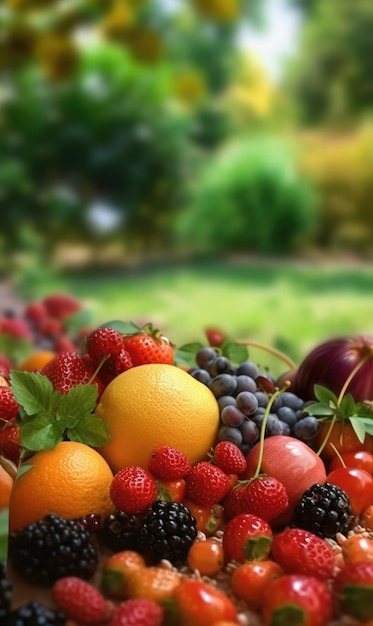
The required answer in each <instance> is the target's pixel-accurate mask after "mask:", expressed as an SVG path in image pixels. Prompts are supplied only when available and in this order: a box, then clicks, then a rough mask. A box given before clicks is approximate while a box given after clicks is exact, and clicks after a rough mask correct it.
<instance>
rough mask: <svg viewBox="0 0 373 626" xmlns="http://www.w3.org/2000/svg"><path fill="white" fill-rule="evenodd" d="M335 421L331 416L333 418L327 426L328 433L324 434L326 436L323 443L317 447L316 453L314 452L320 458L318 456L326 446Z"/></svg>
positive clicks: (335, 417) (335, 418) (334, 417)
mask: <svg viewBox="0 0 373 626" xmlns="http://www.w3.org/2000/svg"><path fill="white" fill-rule="evenodd" d="M336 421H337V416H336V415H333V417H332V419H331V422H330V424H329V428H328V432H327V433H326V435H325V437H324V439H323V441H322V443H321V446H320V447H319V449H318V451H317V452H316V454H317V456H320V454H321V453H322V451H323V450H324V448H325V446H326V444H327V443H328V440H329V437H330V435H331V433H332V430H333V428H334V424H335V423H336Z"/></svg>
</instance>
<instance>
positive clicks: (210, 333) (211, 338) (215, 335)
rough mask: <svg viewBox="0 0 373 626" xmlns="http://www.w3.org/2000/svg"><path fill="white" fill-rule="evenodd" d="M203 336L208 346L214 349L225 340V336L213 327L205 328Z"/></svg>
mask: <svg viewBox="0 0 373 626" xmlns="http://www.w3.org/2000/svg"><path fill="white" fill-rule="evenodd" d="M205 335H206V338H207V341H208V342H209V344H210V346H213V347H215V348H220V346H221V345H222V344H223V343H224V341H226V339H227V334H226V333H225V332H224V331H223V330H221V328H216V327H215V326H209V327H208V328H205Z"/></svg>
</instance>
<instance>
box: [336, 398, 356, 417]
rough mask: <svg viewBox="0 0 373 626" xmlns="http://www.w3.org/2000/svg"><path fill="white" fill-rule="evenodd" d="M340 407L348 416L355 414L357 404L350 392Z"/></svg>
mask: <svg viewBox="0 0 373 626" xmlns="http://www.w3.org/2000/svg"><path fill="white" fill-rule="evenodd" d="M340 407H341V410H342V412H343V414H344V415H345V416H346V417H349V416H350V415H353V414H354V413H356V405H355V402H354V399H353V397H352V395H351V394H350V393H348V394H347V395H345V396H344V397H343V398H342V401H341V404H340Z"/></svg>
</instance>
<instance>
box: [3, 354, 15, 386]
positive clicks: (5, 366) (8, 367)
mask: <svg viewBox="0 0 373 626" xmlns="http://www.w3.org/2000/svg"><path fill="white" fill-rule="evenodd" d="M14 368H15V365H14V363H12V361H11V360H10V359H8V357H6V356H5V354H0V376H2V377H3V378H5V380H9V374H10V370H11V369H14Z"/></svg>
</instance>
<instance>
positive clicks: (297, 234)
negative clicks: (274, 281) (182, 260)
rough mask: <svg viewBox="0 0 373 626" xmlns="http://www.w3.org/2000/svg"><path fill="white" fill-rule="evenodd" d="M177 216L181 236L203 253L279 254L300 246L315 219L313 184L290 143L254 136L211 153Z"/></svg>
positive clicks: (187, 243) (182, 239)
mask: <svg viewBox="0 0 373 626" xmlns="http://www.w3.org/2000/svg"><path fill="white" fill-rule="evenodd" d="M189 200H190V201H189V203H188V207H187V208H186V209H185V211H184V213H183V215H181V216H180V219H179V221H178V225H177V232H178V235H179V237H180V240H181V241H182V242H183V243H184V244H186V245H188V246H189V247H191V248H193V249H199V250H201V249H203V250H204V251H214V252H231V251H237V252H238V251H242V252H249V253H266V254H268V253H269V254H283V253H292V252H295V251H297V250H299V249H300V248H301V247H302V245H303V244H304V243H305V241H306V240H307V238H308V237H309V236H310V234H311V233H312V230H313V229H314V227H315V223H316V217H317V216H316V197H315V194H314V193H313V188H312V186H311V185H310V184H309V182H308V181H307V180H306V178H305V177H304V176H302V175H301V174H300V173H299V171H298V169H297V165H296V153H295V150H294V146H292V145H291V144H290V143H289V142H285V141H284V140H282V139H276V138H270V137H257V138H255V137H254V138H252V139H244V140H241V141H239V142H237V143H236V144H234V145H232V146H228V147H225V148H224V149H223V150H221V151H220V152H219V153H218V154H217V155H216V156H215V157H212V158H211V159H210V161H209V162H208V164H207V166H206V167H205V168H204V169H203V171H202V172H201V175H200V176H199V177H198V179H197V180H196V181H195V184H194V185H193V189H191V192H190V199H189Z"/></svg>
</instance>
